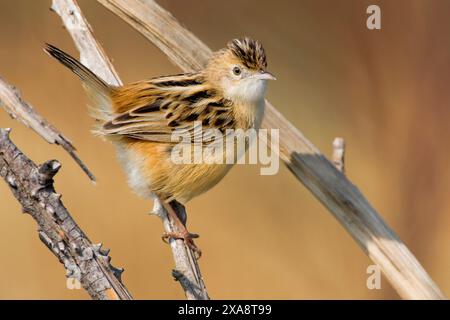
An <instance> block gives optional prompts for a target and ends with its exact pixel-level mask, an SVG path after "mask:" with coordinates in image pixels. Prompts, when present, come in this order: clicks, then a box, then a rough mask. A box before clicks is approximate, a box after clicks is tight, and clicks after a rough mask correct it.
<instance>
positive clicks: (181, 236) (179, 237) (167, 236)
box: [161, 232, 202, 259]
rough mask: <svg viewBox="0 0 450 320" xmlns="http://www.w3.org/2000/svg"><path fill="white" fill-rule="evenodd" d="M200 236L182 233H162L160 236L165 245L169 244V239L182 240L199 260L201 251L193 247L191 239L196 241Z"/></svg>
mask: <svg viewBox="0 0 450 320" xmlns="http://www.w3.org/2000/svg"><path fill="white" fill-rule="evenodd" d="M199 237H200V236H199V235H198V234H195V233H182V232H164V234H163V235H162V237H161V238H162V240H163V241H164V242H165V243H167V244H168V243H169V240H170V239H176V240H183V241H184V243H185V244H186V246H188V248H189V249H191V250H192V251H193V252H194V254H195V258H196V259H200V257H201V256H202V251H201V250H200V249H199V248H198V247H197V246H196V245H195V243H194V240H193V239H197V238H199Z"/></svg>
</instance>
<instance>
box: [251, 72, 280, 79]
mask: <svg viewBox="0 0 450 320" xmlns="http://www.w3.org/2000/svg"><path fill="white" fill-rule="evenodd" d="M256 77H257V78H258V79H260V80H277V78H275V76H274V75H273V74H271V73H270V72H268V71H261V72H260V73H257V74H256Z"/></svg>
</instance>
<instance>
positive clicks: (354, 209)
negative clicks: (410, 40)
mask: <svg viewBox="0 0 450 320" xmlns="http://www.w3.org/2000/svg"><path fill="white" fill-rule="evenodd" d="M98 2H100V3H101V4H103V5H104V6H105V7H106V8H108V9H109V10H111V11H112V12H113V13H115V14H116V15H118V16H119V17H121V18H122V19H123V20H125V21H126V22H127V23H128V24H130V25H131V26H132V27H133V28H135V29H136V30H137V31H139V32H140V33H141V34H142V35H144V36H145V37H146V38H147V39H149V40H150V41H152V42H153V43H154V44H155V45H156V46H158V47H159V48H160V49H161V50H162V51H163V52H164V53H165V54H167V56H168V57H169V58H170V60H172V61H173V62H174V63H175V64H176V65H178V66H179V67H180V68H181V69H183V70H184V71H186V72H189V71H194V70H199V69H200V68H202V67H203V66H204V65H205V63H206V61H207V60H208V58H209V57H210V56H211V50H210V49H209V48H208V47H207V46H206V45H205V44H203V43H202V42H201V41H200V40H199V39H198V38H197V37H196V36H194V35H193V34H192V33H191V32H189V31H187V30H186V29H185V28H183V27H182V26H181V25H180V24H179V23H178V22H177V21H176V19H175V18H174V17H173V16H172V15H171V14H170V13H169V12H167V11H166V10H164V9H163V8H161V7H160V6H159V5H158V4H157V3H155V1H153V0H98ZM263 127H264V128H276V129H280V153H279V155H280V158H281V159H282V160H283V161H284V162H285V164H286V165H287V166H288V168H289V169H290V170H291V171H292V173H293V174H294V175H295V176H296V177H297V178H298V179H299V180H300V181H301V182H302V183H303V184H304V185H305V186H306V187H307V188H308V189H309V190H310V191H311V192H312V193H313V194H314V195H315V197H316V198H317V199H318V200H319V201H321V202H322V203H323V204H324V205H325V206H326V207H327V209H328V210H329V211H330V212H331V213H332V214H333V216H334V217H335V218H336V219H337V220H338V221H339V222H340V223H341V224H342V226H343V227H344V228H345V229H346V230H347V232H348V233H349V234H350V235H351V236H352V237H353V238H354V239H355V241H356V242H357V243H358V245H359V246H360V247H361V248H362V249H363V251H364V252H365V253H366V254H367V255H368V256H369V257H370V258H371V259H372V260H373V261H374V262H375V263H376V264H377V265H379V266H380V267H381V269H382V270H383V272H384V274H385V275H386V277H387V278H388V280H389V281H390V282H391V284H392V285H393V287H394V288H395V289H396V290H397V292H398V294H399V295H400V296H401V297H402V298H405V299H444V298H445V296H444V295H443V293H442V292H441V290H440V289H439V288H438V287H437V285H436V284H435V283H434V282H433V280H432V279H431V278H430V276H429V275H428V274H427V273H426V271H425V270H424V269H423V267H422V266H421V265H420V263H419V262H418V261H417V259H416V258H415V257H414V255H413V254H412V253H411V252H410V251H409V250H408V248H407V247H406V245H405V244H404V243H403V242H402V241H401V240H400V239H399V238H398V236H397V235H396V234H395V233H394V232H393V231H392V229H391V228H390V227H389V226H388V225H387V224H386V223H385V222H384V221H383V219H382V218H381V217H380V215H379V214H378V213H377V212H376V211H375V209H374V208H373V207H372V206H371V205H370V203H369V202H368V201H367V200H366V198H365V197H364V196H363V195H362V194H361V192H360V191H359V190H358V188H357V187H356V186H355V185H353V184H352V183H351V182H350V181H349V180H348V179H347V178H346V177H345V176H344V175H343V174H342V172H339V171H338V170H337V169H336V167H335V166H334V165H333V164H332V163H331V162H330V161H329V160H328V159H327V158H326V157H325V156H323V155H322V154H321V153H320V151H319V150H318V149H317V148H316V147H315V146H314V145H313V144H312V143H311V142H310V141H309V140H308V139H306V138H305V137H304V136H303V134H302V133H301V132H300V131H299V130H298V129H297V128H295V127H294V126H293V125H292V124H291V123H290V122H289V121H288V120H287V119H286V118H284V117H283V116H282V115H281V114H280V113H279V112H278V111H277V110H276V109H275V108H274V107H273V106H272V105H271V104H270V103H269V102H267V103H266V113H265V118H264V121H263ZM275 151H277V150H275Z"/></svg>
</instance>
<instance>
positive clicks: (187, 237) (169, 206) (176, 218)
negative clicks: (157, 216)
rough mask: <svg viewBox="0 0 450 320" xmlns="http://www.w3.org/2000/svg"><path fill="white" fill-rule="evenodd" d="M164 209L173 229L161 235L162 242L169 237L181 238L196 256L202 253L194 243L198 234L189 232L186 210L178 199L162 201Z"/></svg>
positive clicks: (198, 256)
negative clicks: (168, 201)
mask: <svg viewBox="0 0 450 320" xmlns="http://www.w3.org/2000/svg"><path fill="white" fill-rule="evenodd" d="M162 204H163V207H164V209H166V211H167V215H168V216H169V219H170V220H171V222H172V224H173V226H174V227H175V230H174V231H172V232H165V233H164V234H163V236H162V239H163V241H164V242H168V240H169V239H170V238H172V239H180V240H183V241H184V243H185V244H186V245H187V246H188V247H189V248H190V249H191V250H192V251H193V252H194V253H195V255H196V256H197V258H200V256H201V255H202V252H201V250H200V249H199V248H198V247H197V246H196V245H195V243H194V239H196V238H198V237H199V235H198V234H195V233H190V232H189V231H188V230H187V228H186V220H187V215H186V210H185V209H184V206H183V205H182V204H181V203H179V202H178V201H176V200H174V201H171V202H170V203H167V202H164V201H162Z"/></svg>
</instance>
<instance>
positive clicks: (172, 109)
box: [45, 38, 274, 248]
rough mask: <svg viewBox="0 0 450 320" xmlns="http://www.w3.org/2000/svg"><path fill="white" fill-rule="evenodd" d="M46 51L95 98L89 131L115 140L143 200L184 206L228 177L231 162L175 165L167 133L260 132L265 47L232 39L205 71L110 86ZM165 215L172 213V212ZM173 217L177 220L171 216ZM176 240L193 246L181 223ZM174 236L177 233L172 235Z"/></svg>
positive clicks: (57, 53) (58, 54)
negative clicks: (198, 129)
mask: <svg viewBox="0 0 450 320" xmlns="http://www.w3.org/2000/svg"><path fill="white" fill-rule="evenodd" d="M45 51H46V52H47V53H48V54H49V55H51V56H52V57H54V58H56V59H57V60H58V61H59V62H61V63H62V64H63V65H65V66H66V67H68V68H69V69H70V70H72V71H73V72H74V73H75V74H76V75H78V76H79V77H80V78H81V80H82V82H83V86H84V87H85V89H86V91H87V92H88V94H89V96H90V97H91V98H92V100H93V104H94V105H93V108H92V110H91V115H92V116H93V117H94V118H95V119H96V120H97V122H96V126H95V128H94V130H93V131H94V132H95V133H96V134H98V135H101V136H104V137H105V138H107V139H108V140H110V141H112V142H113V143H114V145H115V146H116V147H117V151H118V157H119V160H120V162H121V163H122V166H123V167H124V169H125V171H126V173H127V176H128V180H129V184H130V186H131V187H132V189H133V190H134V191H136V192H137V193H138V194H139V195H140V196H143V197H151V196H152V195H153V194H156V195H158V196H159V197H161V198H162V199H163V200H164V201H166V202H167V203H169V202H171V201H173V200H177V201H179V202H181V203H186V202H187V201H189V200H190V199H192V198H193V197H195V196H197V195H199V194H201V193H203V192H205V191H207V190H209V189H210V188H211V187H213V186H214V185H215V184H217V183H218V182H219V181H220V180H221V179H222V178H223V177H224V176H225V175H226V173H227V172H228V171H229V169H230V168H231V165H228V164H206V163H200V164H175V163H173V162H172V161H171V158H170V153H171V150H172V147H173V146H174V144H175V142H173V141H172V133H173V132H174V131H175V130H177V131H180V130H181V131H184V132H185V133H187V134H189V135H190V136H191V141H194V140H195V139H196V137H195V134H196V133H195V132H196V131H195V130H194V124H197V123H200V124H201V126H202V127H203V130H204V129H218V130H219V131H220V132H222V133H224V132H225V131H226V130H227V129H244V130H245V129H249V128H256V129H257V128H259V126H260V123H261V120H262V116H263V111H264V94H265V90H266V80H269V79H274V77H273V76H272V75H271V74H270V73H268V72H267V70H266V68H267V62H266V55H265V52H264V48H263V47H262V45H261V44H260V43H259V42H258V41H255V40H252V39H249V38H244V39H235V40H233V41H231V42H230V43H229V44H228V46H227V47H226V48H225V49H222V50H220V51H218V52H216V53H215V54H214V55H213V57H212V58H211V60H210V61H209V63H208V65H207V67H206V68H205V69H204V70H202V71H199V72H197V73H186V74H179V75H173V76H163V77H158V78H153V79H149V80H142V81H138V82H135V83H131V84H127V85H124V86H121V87H112V86H109V85H107V84H106V83H105V82H104V81H103V80H101V79H100V78H98V77H97V76H96V75H95V74H94V73H92V72H91V71H90V70H89V69H88V68H86V67H85V66H84V65H82V64H81V63H80V62H79V61H77V60H76V59H74V58H72V57H71V56H69V55H68V54H66V53H64V52H63V51H61V50H59V49H58V48H56V47H53V46H51V45H47V46H46V48H45ZM169 211H170V210H169ZM174 218H175V217H174ZM178 229H179V230H180V232H181V235H180V237H181V238H183V239H184V240H186V241H187V243H188V244H190V245H191V246H193V247H194V248H195V245H194V244H193V242H192V237H191V235H190V234H189V233H188V232H187V230H186V229H185V227H183V226H182V225H179V226H178ZM170 236H174V235H170Z"/></svg>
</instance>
